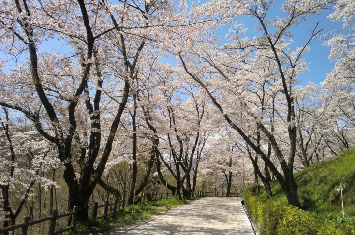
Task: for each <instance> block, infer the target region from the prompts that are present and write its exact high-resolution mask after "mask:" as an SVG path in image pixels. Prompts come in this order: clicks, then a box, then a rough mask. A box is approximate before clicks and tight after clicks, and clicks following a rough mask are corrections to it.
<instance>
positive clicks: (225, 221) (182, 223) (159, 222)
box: [110, 197, 254, 235]
mask: <svg viewBox="0 0 355 235" xmlns="http://www.w3.org/2000/svg"><path fill="white" fill-rule="evenodd" d="M240 201H241V198H237V197H232V198H223V197H222V198H221V197H220V198H216V197H208V198H203V199H200V200H197V201H194V202H192V203H191V204H188V205H184V206H181V207H178V208H176V209H173V210H171V211H169V212H168V213H166V214H164V215H158V216H154V217H153V218H152V219H151V220H150V221H148V222H146V223H144V224H142V225H140V226H138V227H135V228H131V229H129V230H127V231H120V230H116V231H112V232H111V233H110V234H127V235H129V234H234V235H237V234H241V235H244V234H245V235H246V234H250V235H251V234H254V232H253V230H252V228H251V225H250V223H249V220H248V218H247V216H246V214H245V212H244V210H243V208H242V206H241V204H240Z"/></svg>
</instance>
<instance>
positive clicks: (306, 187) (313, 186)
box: [262, 148, 355, 219]
mask: <svg viewBox="0 0 355 235" xmlns="http://www.w3.org/2000/svg"><path fill="white" fill-rule="evenodd" d="M295 177H296V181H297V183H298V185H299V188H298V194H299V197H300V201H301V204H302V206H303V208H304V209H306V210H308V211H311V212H315V213H316V214H317V215H318V216H320V217H323V218H328V219H335V218H337V217H338V218H339V217H340V216H341V199H340V191H339V186H340V183H343V184H344V185H345V186H344V205H345V216H346V217H354V216H355V148H351V149H349V150H347V151H345V152H343V153H342V154H340V155H339V156H337V157H335V158H333V159H332V160H330V161H329V162H319V163H315V164H313V165H312V166H310V167H308V168H306V169H304V170H302V171H299V172H297V173H296V174H295ZM272 191H273V193H274V197H273V198H272V200H273V201H277V202H280V203H284V202H286V197H285V195H284V194H283V193H282V191H281V189H280V185H278V184H277V183H276V182H274V183H273V186H272ZM262 197H266V195H265V194H263V195H262Z"/></svg>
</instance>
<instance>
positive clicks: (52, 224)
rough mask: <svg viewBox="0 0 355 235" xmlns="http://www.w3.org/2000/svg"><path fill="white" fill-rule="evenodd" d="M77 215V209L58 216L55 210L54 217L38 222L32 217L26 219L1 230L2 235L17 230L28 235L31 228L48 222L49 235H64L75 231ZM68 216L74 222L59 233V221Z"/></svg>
mask: <svg viewBox="0 0 355 235" xmlns="http://www.w3.org/2000/svg"><path fill="white" fill-rule="evenodd" d="M76 215H77V208H76V207H74V210H73V211H72V212H68V213H65V214H62V215H58V211H57V210H53V212H52V215H51V216H49V217H46V218H42V219H38V220H33V221H30V217H25V218H24V223H22V224H16V225H13V226H11V227H6V228H1V229H0V233H3V234H5V233H8V232H11V231H14V230H16V229H21V230H22V234H23V235H27V231H28V228H29V227H30V226H32V225H35V224H40V223H43V222H46V221H49V229H48V234H50V235H54V234H60V233H63V232H66V231H69V230H72V231H74V230H75V223H76ZM68 216H72V220H71V221H73V222H72V223H71V226H69V227H67V228H64V229H61V230H58V231H55V230H56V224H57V220H58V219H60V218H63V217H68Z"/></svg>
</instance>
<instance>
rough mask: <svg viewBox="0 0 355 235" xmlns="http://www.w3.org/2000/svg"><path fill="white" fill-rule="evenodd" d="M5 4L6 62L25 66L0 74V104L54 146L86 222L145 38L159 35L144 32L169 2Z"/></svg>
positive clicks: (159, 18)
mask: <svg viewBox="0 0 355 235" xmlns="http://www.w3.org/2000/svg"><path fill="white" fill-rule="evenodd" d="M2 4H3V5H4V7H3V8H2V14H1V16H2V17H1V20H0V23H1V29H0V30H1V33H2V34H4V35H5V36H4V38H6V40H5V41H4V44H6V48H7V49H5V53H6V55H7V57H6V58H10V59H12V58H16V55H17V54H20V55H21V56H22V55H24V56H23V57H22V58H24V60H25V61H22V60H21V61H18V64H16V68H14V69H13V70H11V71H9V72H6V74H4V76H3V79H2V84H1V86H2V88H3V89H1V94H0V104H1V105H2V106H4V107H7V108H10V109H14V110H18V111H20V112H22V113H23V114H24V115H25V116H26V117H27V118H28V119H29V120H31V121H32V122H33V123H34V125H35V127H36V130H37V131H38V132H39V133H40V134H41V135H42V136H43V137H44V138H46V139H47V140H48V141H50V142H51V143H53V144H55V145H56V146H57V150H58V159H60V161H61V162H62V163H63V164H64V167H65V171H64V179H65V181H66V184H67V186H68V189H69V202H70V206H71V207H73V206H77V207H78V209H79V210H78V211H79V214H78V215H79V216H78V218H79V219H80V220H86V219H87V217H88V200H89V198H90V195H91V194H92V192H93V190H94V188H95V186H96V184H97V183H98V182H99V181H100V179H101V175H102V174H103V172H104V170H105V165H106V163H107V161H108V158H109V157H110V154H111V151H112V146H113V143H114V141H115V136H116V133H117V130H118V126H119V123H120V120H121V117H122V115H123V113H124V109H125V107H126V104H127V101H128V97H129V92H130V87H131V84H132V83H133V81H134V79H135V78H136V76H137V71H138V66H137V64H138V63H139V60H140V57H141V54H142V51H143V49H144V47H145V45H146V41H147V38H148V37H149V33H150V34H153V35H154V34H156V32H155V31H154V30H151V29H150V28H149V27H150V26H152V25H158V23H159V22H163V23H165V22H166V20H167V19H169V14H170V13H171V9H172V8H171V7H170V5H169V4H171V3H169V2H156V1H151V2H145V3H139V4H136V3H135V2H134V1H132V2H129V1H122V2H121V1H118V2H115V3H109V2H106V1H99V2H95V3H94V2H86V1H83V0H78V1H61V2H53V1H38V2H32V1H31V2H30V1H21V2H20V1H17V0H16V1H14V4H13V3H12V2H11V1H5V2H3V3H2ZM163 23H161V24H163ZM151 31H152V32H151ZM145 32H146V34H145ZM51 39H52V40H54V41H56V42H57V43H60V44H64V45H66V47H67V48H65V50H68V51H69V52H67V53H63V52H60V53H51V52H50V51H48V49H46V45H45V43H46V42H47V41H48V40H51ZM26 53H27V56H26ZM2 62H3V63H6V61H2ZM14 90H16V91H17V93H16V95H15V96H13V94H12V93H13V91H14ZM29 97H31V99H28V98H29ZM109 112H110V113H113V115H112V116H111V115H108V113H109ZM106 126H108V127H109V128H107V129H105V131H107V132H106V133H107V134H105V135H104V134H103V131H104V130H103V128H102V127H106ZM77 166H78V167H77Z"/></svg>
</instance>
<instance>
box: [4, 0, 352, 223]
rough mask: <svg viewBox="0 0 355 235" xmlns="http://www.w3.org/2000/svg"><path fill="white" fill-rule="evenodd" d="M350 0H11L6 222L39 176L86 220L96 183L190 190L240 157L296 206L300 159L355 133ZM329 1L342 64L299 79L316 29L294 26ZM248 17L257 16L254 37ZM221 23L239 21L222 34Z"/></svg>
mask: <svg viewBox="0 0 355 235" xmlns="http://www.w3.org/2000/svg"><path fill="white" fill-rule="evenodd" d="M352 4H353V3H351V2H350V1H349V2H347V1H345V0H344V1H337V2H336V3H332V2H331V1H311V0H310V1H308V0H307V1H292V0H289V1H285V2H284V3H283V6H282V11H283V13H282V17H281V18H280V17H279V18H277V17H275V16H274V15H272V14H271V13H270V11H271V9H272V7H273V2H272V1H246V2H244V1H227V0H213V1H209V2H206V3H204V4H201V5H198V6H194V5H191V6H187V4H186V3H185V2H184V1H181V2H180V5H179V6H177V4H175V2H172V1H159V0H156V1H135V0H132V1H130V0H122V1H121V0H120V1H112V2H110V1H105V0H101V1H94V2H93V1H84V0H77V1H73V0H68V1H27V0H22V1H20V0H13V1H12V0H11V1H10V0H6V1H3V2H2V6H1V9H0V11H1V18H0V33H1V35H2V36H1V39H0V40H1V43H2V46H1V55H2V56H1V58H2V59H1V62H0V66H1V67H0V68H1V70H0V73H1V75H0V76H1V81H0V105H1V106H2V110H1V125H2V129H1V130H2V132H3V134H2V139H1V146H0V147H1V152H2V153H3V154H2V157H1V159H0V169H1V180H0V185H1V191H2V210H3V211H5V214H6V217H7V218H8V219H7V220H6V221H5V222H4V225H5V226H8V225H9V224H14V223H15V221H16V218H17V217H18V215H19V214H20V213H21V211H22V210H23V208H24V206H25V205H26V202H27V201H28V198H29V197H31V194H34V192H35V190H34V186H35V185H36V184H37V185H38V186H39V187H38V190H37V191H36V192H37V193H38V191H40V190H41V188H43V187H44V188H45V189H46V188H48V189H49V190H50V200H49V201H50V202H49V205H50V206H49V207H50V208H53V204H54V194H55V190H56V188H58V187H60V185H61V187H62V188H63V187H64V188H66V189H67V192H68V202H69V207H70V208H73V206H77V207H78V209H79V216H78V218H79V219H80V220H86V219H87V218H88V205H89V200H90V198H93V195H94V194H95V192H98V191H97V190H98V187H97V185H100V186H101V187H102V188H103V189H105V190H106V191H107V192H110V193H111V194H112V195H114V196H115V197H117V198H127V200H128V203H134V199H135V196H136V195H139V194H140V193H141V192H143V191H144V190H147V187H148V188H149V187H150V185H151V184H152V182H155V183H159V184H162V185H163V186H164V187H166V188H167V189H169V190H171V191H172V192H173V193H174V194H176V195H177V196H178V197H179V198H181V197H182V196H184V197H190V196H191V195H192V193H194V192H195V191H196V189H197V187H198V184H199V178H201V177H199V176H200V175H199V169H201V168H203V170H202V171H201V172H204V173H205V174H208V172H209V171H210V173H211V172H213V171H215V173H216V174H222V176H223V179H224V180H225V182H226V185H227V193H230V191H231V186H232V176H233V174H234V175H239V176H241V174H242V168H243V170H244V174H245V169H249V168H248V166H244V165H245V164H246V163H245V162H244V160H241V159H244V157H245V158H248V159H250V160H251V161H250V163H251V165H252V166H253V169H254V172H253V173H254V175H255V178H256V179H260V180H261V181H262V183H263V185H264V186H265V188H266V190H267V191H268V193H269V195H270V196H271V195H272V192H271V189H270V182H271V180H272V179H277V180H278V181H279V182H280V184H281V188H282V190H283V191H284V193H285V194H286V196H287V199H288V201H289V203H290V204H292V205H295V206H298V207H300V206H301V204H300V201H299V199H298V195H297V184H296V182H295V180H294V177H293V172H294V169H295V168H300V167H302V166H309V165H310V164H311V163H312V162H314V161H320V160H323V159H324V158H326V157H330V156H334V155H335V154H337V153H339V152H340V151H342V150H344V149H346V148H349V147H350V146H352V145H353V144H354V143H353V141H354V136H353V129H354V107H355V105H354V100H355V99H354V97H353V96H354V94H353V89H354V66H353V65H354V62H353V61H354V58H353V57H354V53H353V52H354V48H353V38H354V37H353V36H354V28H352V25H351V22H353V19H352V18H351V17H352V16H351V14H348V12H351V11H349V9H351V7H352V6H353V5H352ZM329 6H332V7H333V8H334V9H335V12H334V13H333V14H332V15H331V17H333V19H335V20H342V21H343V23H344V24H343V27H344V28H346V29H347V30H346V31H345V32H346V33H347V34H346V35H341V34H340V32H337V33H334V35H331V39H330V40H329V41H327V43H328V44H329V45H330V46H332V51H331V57H332V58H333V59H335V62H336V64H335V68H334V70H333V72H332V73H330V74H328V77H327V79H326V80H325V82H324V83H323V84H322V85H315V84H308V85H307V86H303V87H298V86H297V85H298V83H299V75H300V74H302V73H304V72H305V71H306V67H307V64H306V61H305V59H304V56H303V55H304V53H305V52H306V50H307V49H308V47H309V45H310V43H311V41H312V40H314V39H315V38H316V37H317V36H319V35H320V34H321V29H318V24H316V25H314V28H313V30H312V32H310V34H309V35H305V37H304V40H303V44H302V45H301V46H299V47H295V46H294V45H293V41H292V34H291V31H292V30H293V29H294V27H296V26H297V25H298V24H299V23H301V22H304V21H307V17H308V16H309V15H316V14H320V13H321V12H322V11H323V10H324V9H326V8H327V7H329ZM240 17H248V18H249V19H252V20H254V21H255V22H257V25H258V26H257V31H256V34H255V36H254V37H253V38H249V37H248V36H246V35H245V31H246V28H245V27H244V26H243V25H241V24H239V23H238V20H239V18H240ZM273 17H274V18H273ZM221 26H224V27H230V28H231V30H230V33H229V34H228V37H227V42H226V43H224V44H222V43H220V42H219V38H218V35H217V34H216V30H218V28H219V27H221ZM299 43H302V42H298V45H299ZM241 157H243V158H241ZM246 165H248V164H246ZM211 170H212V171H211ZM247 171H248V170H247ZM60 173H61V174H63V177H59V176H58V174H60ZM212 174H213V173H212ZM62 179H64V182H65V185H63V181H62ZM50 210H52V209H50Z"/></svg>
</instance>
